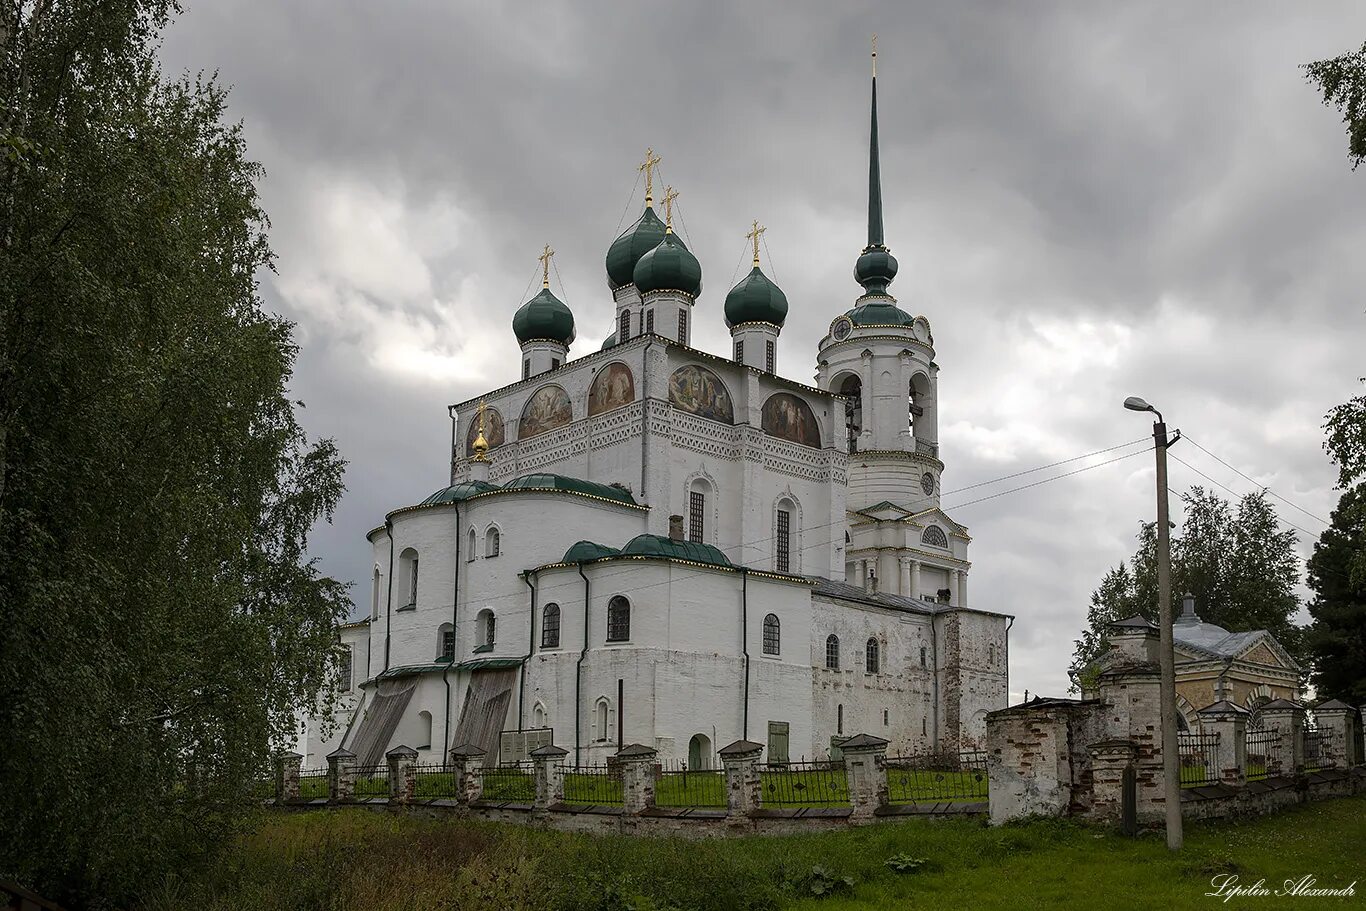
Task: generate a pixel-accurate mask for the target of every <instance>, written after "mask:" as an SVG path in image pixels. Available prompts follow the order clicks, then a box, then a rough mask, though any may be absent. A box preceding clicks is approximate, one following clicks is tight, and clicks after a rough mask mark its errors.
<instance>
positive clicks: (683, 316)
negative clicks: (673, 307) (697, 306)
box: [678, 310, 688, 345]
mask: <svg viewBox="0 0 1366 911" xmlns="http://www.w3.org/2000/svg"><path fill="white" fill-rule="evenodd" d="M678 341H679V343H680V344H683V345H686V344H687V343H688V311H687V310H679V311H678Z"/></svg>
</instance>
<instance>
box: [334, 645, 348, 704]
mask: <svg viewBox="0 0 1366 911" xmlns="http://www.w3.org/2000/svg"><path fill="white" fill-rule="evenodd" d="M337 682H338V684H339V685H340V687H341V691H342V692H343V693H349V692H351V646H349V645H343V646H342V652H341V666H340V667H339V668H338V669H337Z"/></svg>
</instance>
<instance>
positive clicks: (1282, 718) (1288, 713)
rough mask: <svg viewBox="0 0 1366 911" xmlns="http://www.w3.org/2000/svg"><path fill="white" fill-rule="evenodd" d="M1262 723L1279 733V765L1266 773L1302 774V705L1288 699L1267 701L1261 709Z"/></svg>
mask: <svg viewBox="0 0 1366 911" xmlns="http://www.w3.org/2000/svg"><path fill="white" fill-rule="evenodd" d="M1261 719H1262V724H1264V725H1265V726H1266V727H1269V728H1275V729H1276V730H1277V731H1278V732H1279V734H1280V765H1279V767H1278V768H1276V769H1267V770H1266V771H1267V775H1285V776H1287V777H1288V776H1293V775H1303V774H1304V706H1302V705H1300V704H1299V703H1297V702H1291V701H1290V700H1288V699H1277V700H1275V701H1274V702H1268V703H1267V704H1266V705H1264V706H1262V709H1261Z"/></svg>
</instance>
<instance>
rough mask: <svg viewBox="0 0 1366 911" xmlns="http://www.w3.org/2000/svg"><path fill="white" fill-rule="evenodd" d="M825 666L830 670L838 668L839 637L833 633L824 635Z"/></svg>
mask: <svg viewBox="0 0 1366 911" xmlns="http://www.w3.org/2000/svg"><path fill="white" fill-rule="evenodd" d="M825 666H826V668H827V669H828V670H832V671H837V670H839V669H840V637H839V636H836V635H835V634H834V633H831V634H830V635H829V636H826V637H825Z"/></svg>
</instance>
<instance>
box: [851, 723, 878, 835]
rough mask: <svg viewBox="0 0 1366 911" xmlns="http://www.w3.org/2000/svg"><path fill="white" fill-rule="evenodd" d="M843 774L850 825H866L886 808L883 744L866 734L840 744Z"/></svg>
mask: <svg viewBox="0 0 1366 911" xmlns="http://www.w3.org/2000/svg"><path fill="white" fill-rule="evenodd" d="M840 752H842V753H843V754H844V774H845V775H846V776H847V778H848V780H849V802H850V803H851V804H853V807H854V813H853V816H852V817H851V819H852V820H853V821H854V822H856V823H857V822H869V821H871V820H872V818H873V816H874V814H875V813H876V812H877V810H878V808H879V807H882V806H886V804H887V766H886V759H887V741H885V740H883V739H882V738H881V737H873V736H872V735H870V734H855V735H854V736H853V737H850V738H849V739H848V740H846V741H844V743H842V744H840Z"/></svg>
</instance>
